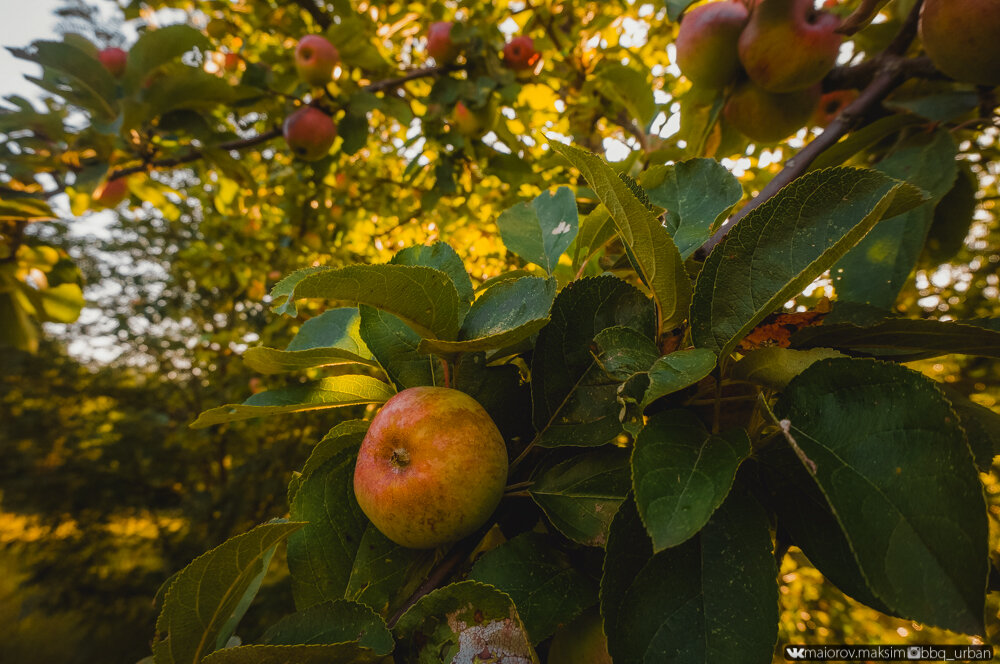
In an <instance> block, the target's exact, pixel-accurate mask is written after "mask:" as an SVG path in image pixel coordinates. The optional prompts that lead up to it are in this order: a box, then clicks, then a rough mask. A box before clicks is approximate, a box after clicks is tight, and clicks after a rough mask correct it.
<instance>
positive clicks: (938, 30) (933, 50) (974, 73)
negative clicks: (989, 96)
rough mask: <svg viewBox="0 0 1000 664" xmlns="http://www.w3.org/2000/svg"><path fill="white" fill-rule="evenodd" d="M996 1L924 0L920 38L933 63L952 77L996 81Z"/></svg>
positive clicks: (999, 14) (999, 29) (999, 6)
mask: <svg viewBox="0 0 1000 664" xmlns="http://www.w3.org/2000/svg"><path fill="white" fill-rule="evenodd" d="M997 35H1000V2H996V0H925V2H924V6H923V8H922V9H921V10H920V38H921V39H922V40H923V42H924V48H925V49H926V50H927V55H928V56H930V58H931V62H933V63H934V66H935V67H937V68H938V69H940V70H941V71H943V72H944V73H945V74H947V75H948V76H951V77H952V78H954V79H955V80H958V81H963V82H965V83H977V84H979V85H998V84H1000V39H998V38H997Z"/></svg>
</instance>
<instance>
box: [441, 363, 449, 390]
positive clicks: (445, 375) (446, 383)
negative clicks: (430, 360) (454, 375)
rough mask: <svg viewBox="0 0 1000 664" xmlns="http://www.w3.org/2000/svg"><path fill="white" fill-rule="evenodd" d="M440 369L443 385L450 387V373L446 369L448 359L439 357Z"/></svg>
mask: <svg viewBox="0 0 1000 664" xmlns="http://www.w3.org/2000/svg"><path fill="white" fill-rule="evenodd" d="M441 371H442V372H443V373H444V386H445V387H451V374H450V372H449V370H448V360H446V359H444V358H443V357H442V358H441Z"/></svg>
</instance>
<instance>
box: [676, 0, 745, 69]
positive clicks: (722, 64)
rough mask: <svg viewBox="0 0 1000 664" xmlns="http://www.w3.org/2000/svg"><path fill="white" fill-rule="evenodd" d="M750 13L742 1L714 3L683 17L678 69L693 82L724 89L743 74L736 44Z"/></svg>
mask: <svg viewBox="0 0 1000 664" xmlns="http://www.w3.org/2000/svg"><path fill="white" fill-rule="evenodd" d="M749 17H750V12H748V11H747V8H746V6H745V5H743V4H742V3H739V2H713V3H711V4H708V5H701V6H700V7H696V8H695V9H692V10H691V11H689V12H688V13H687V14H685V15H684V20H682V21H681V27H680V30H679V31H678V33H677V40H676V41H675V42H674V44H675V45H676V47H677V66H678V67H680V68H681V71H682V72H684V75H685V76H687V77H688V78H689V79H690V80H691V81H692V82H693V83H696V84H698V85H701V86H704V87H706V88H724V87H726V86H727V85H729V83H730V82H731V81H732V80H733V79H734V78H736V77H737V75H739V73H740V58H739V54H738V53H737V47H736V45H737V42H738V41H739V39H740V33H741V32H742V31H743V26H744V25H746V23H747V19H748V18H749Z"/></svg>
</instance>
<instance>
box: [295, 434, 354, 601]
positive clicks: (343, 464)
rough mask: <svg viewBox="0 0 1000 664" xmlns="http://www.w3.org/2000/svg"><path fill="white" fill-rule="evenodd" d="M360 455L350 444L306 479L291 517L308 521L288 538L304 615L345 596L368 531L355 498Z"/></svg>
mask: <svg viewBox="0 0 1000 664" xmlns="http://www.w3.org/2000/svg"><path fill="white" fill-rule="evenodd" d="M356 454H357V450H356V449H355V448H353V447H346V446H345V448H344V449H342V450H341V451H340V452H339V453H337V454H335V455H334V456H333V457H331V458H330V459H328V460H327V461H326V462H324V463H323V465H322V466H320V467H319V468H317V469H316V470H314V471H313V472H312V473H310V474H309V475H308V476H305V477H303V479H302V480H301V482H300V484H299V488H298V490H297V491H296V492H295V496H294V497H293V499H292V504H291V505H290V514H291V518H292V519H295V520H297V521H305V522H307V525H306V526H305V527H304V528H303V529H302V530H300V531H299V532H297V533H295V534H294V535H292V537H290V538H289V540H288V571H289V572H290V573H291V575H292V594H293V595H294V597H295V606H296V607H297V608H298V609H299V610H300V611H301V610H303V609H306V608H308V607H310V606H313V605H314V604H321V603H323V602H326V601H329V600H338V599H342V598H343V597H344V591H345V590H346V588H347V583H348V580H349V579H350V577H351V570H352V569H353V567H354V560H355V558H356V557H357V555H358V547H359V546H360V544H361V538H362V535H363V534H364V532H365V529H366V528H367V527H368V519H366V518H365V515H364V513H362V511H361V508H360V507H359V506H358V501H357V500H356V499H355V497H354V462H355V459H356Z"/></svg>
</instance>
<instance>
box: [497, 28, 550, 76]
mask: <svg viewBox="0 0 1000 664" xmlns="http://www.w3.org/2000/svg"><path fill="white" fill-rule="evenodd" d="M541 57H542V56H541V54H539V53H538V51H536V50H535V40H534V39H532V38H531V37H528V36H527V35H521V36H520V37H514V38H513V39H511V40H510V41H509V42H507V45H506V46H504V47H503V63H504V64H505V65H507V67H509V68H510V69H513V70H514V71H525V70H528V69H534V68H535V65H536V64H538V60H539V59H540V58H541Z"/></svg>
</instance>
